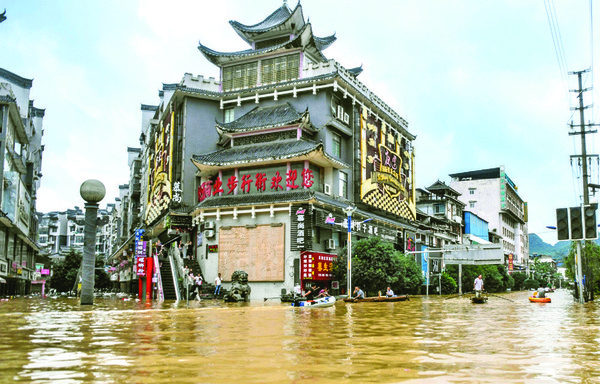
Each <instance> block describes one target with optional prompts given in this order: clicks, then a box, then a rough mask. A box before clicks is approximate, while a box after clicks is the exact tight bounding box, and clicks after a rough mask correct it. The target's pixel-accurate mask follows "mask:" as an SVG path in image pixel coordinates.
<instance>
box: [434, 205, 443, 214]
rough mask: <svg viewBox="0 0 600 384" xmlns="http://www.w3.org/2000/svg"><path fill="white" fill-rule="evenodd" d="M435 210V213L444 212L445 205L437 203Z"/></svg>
mask: <svg viewBox="0 0 600 384" xmlns="http://www.w3.org/2000/svg"><path fill="white" fill-rule="evenodd" d="M434 211H435V213H444V205H443V204H436V205H435V207H434Z"/></svg>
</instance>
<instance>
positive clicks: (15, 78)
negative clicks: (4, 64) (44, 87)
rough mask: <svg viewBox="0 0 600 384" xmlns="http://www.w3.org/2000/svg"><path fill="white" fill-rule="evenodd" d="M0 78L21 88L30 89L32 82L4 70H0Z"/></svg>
mask: <svg viewBox="0 0 600 384" xmlns="http://www.w3.org/2000/svg"><path fill="white" fill-rule="evenodd" d="M0 77H2V78H5V79H6V80H8V81H11V82H13V83H15V84H16V85H18V86H20V87H23V88H31V85H32V84H33V80H31V79H26V78H24V77H21V76H19V75H16V74H14V73H12V72H10V71H7V70H6V69H4V68H0Z"/></svg>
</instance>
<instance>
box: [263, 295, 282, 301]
mask: <svg viewBox="0 0 600 384" xmlns="http://www.w3.org/2000/svg"><path fill="white" fill-rule="evenodd" d="M269 299H281V296H275V297H265V301H267V300H269Z"/></svg>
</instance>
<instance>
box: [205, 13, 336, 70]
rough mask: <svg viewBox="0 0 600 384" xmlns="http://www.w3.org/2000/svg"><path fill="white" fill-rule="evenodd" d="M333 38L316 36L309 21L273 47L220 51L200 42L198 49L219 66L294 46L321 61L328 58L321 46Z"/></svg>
mask: <svg viewBox="0 0 600 384" xmlns="http://www.w3.org/2000/svg"><path fill="white" fill-rule="evenodd" d="M331 39H332V37H331V36H329V37H326V38H315V36H313V34H312V26H311V25H310V23H308V24H306V25H305V26H304V28H303V29H302V30H301V31H300V32H299V33H298V35H297V36H295V37H294V38H293V39H291V40H290V41H286V42H285V43H281V44H277V45H274V46H272V47H267V48H262V49H246V50H243V51H237V52H219V51H215V50H213V49H210V48H208V47H206V46H204V45H202V44H201V43H200V42H199V43H198V50H199V51H200V52H201V53H202V54H203V55H204V57H206V59H207V60H208V61H210V62H211V63H213V64H214V65H216V66H219V67H222V66H224V65H227V64H231V63H234V62H237V61H239V60H243V59H247V58H251V57H255V56H260V55H266V54H269V53H273V52H277V51H280V50H281V51H282V52H284V51H285V50H289V49H294V48H302V49H303V50H304V51H307V52H309V53H311V54H312V55H313V56H314V57H317V58H319V59H320V60H321V61H324V62H325V61H327V59H326V58H325V56H323V53H321V50H320V49H319V47H323V46H325V45H327V44H326V42H329V41H330V40H331ZM332 42H333V41H331V42H329V44H331V43H332ZM327 46H328V45H327Z"/></svg>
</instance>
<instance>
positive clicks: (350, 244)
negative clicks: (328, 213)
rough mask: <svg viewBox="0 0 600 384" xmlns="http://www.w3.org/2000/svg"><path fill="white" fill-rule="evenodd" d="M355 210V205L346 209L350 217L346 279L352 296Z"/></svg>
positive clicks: (364, 221)
mask: <svg viewBox="0 0 600 384" xmlns="http://www.w3.org/2000/svg"><path fill="white" fill-rule="evenodd" d="M354 211H356V207H355V206H353V205H350V206H348V207H347V208H345V209H344V212H345V213H346V216H347V217H348V273H347V275H346V277H347V279H346V280H347V281H348V283H347V286H346V289H347V290H348V292H347V294H348V296H350V295H351V292H352V214H353V213H354ZM371 220H373V219H366V220H363V221H361V222H360V224H362V223H366V222H367V221H371Z"/></svg>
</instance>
